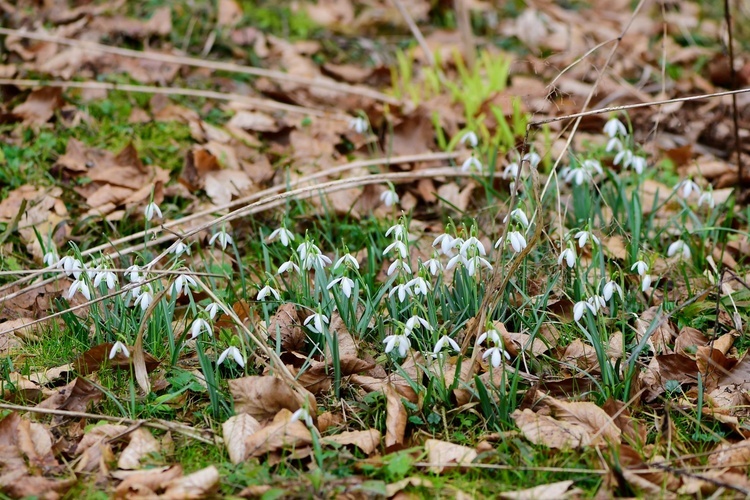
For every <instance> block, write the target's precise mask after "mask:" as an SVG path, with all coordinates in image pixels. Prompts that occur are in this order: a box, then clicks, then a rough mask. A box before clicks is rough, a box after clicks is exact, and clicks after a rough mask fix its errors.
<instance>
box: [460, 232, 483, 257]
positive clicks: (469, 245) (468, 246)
mask: <svg viewBox="0 0 750 500" xmlns="http://www.w3.org/2000/svg"><path fill="white" fill-rule="evenodd" d="M472 249H475V250H476V251H478V252H479V255H487V252H486V251H485V249H484V245H482V242H481V241H479V240H478V239H476V238H475V237H474V236H472V237H471V238H468V239H467V240H466V241H464V242H463V243H462V244H461V248H460V249H459V250H458V251H459V252H460V253H461V254H462V255H463V256H467V255H468V252H469V251H471V250H472Z"/></svg>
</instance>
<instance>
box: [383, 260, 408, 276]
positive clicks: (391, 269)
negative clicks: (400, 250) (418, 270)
mask: <svg viewBox="0 0 750 500" xmlns="http://www.w3.org/2000/svg"><path fill="white" fill-rule="evenodd" d="M398 269H401V270H402V271H403V272H405V273H406V274H411V267H409V263H408V262H406V261H405V260H402V259H396V260H394V261H393V262H392V263H391V265H390V266H388V276H390V275H392V274H393V273H395V272H396V270H398Z"/></svg>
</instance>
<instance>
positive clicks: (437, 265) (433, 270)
mask: <svg viewBox="0 0 750 500" xmlns="http://www.w3.org/2000/svg"><path fill="white" fill-rule="evenodd" d="M422 265H423V266H424V268H425V269H427V270H428V271H429V273H430V274H431V275H433V276H437V274H438V273H439V272H440V271H442V270H443V269H444V268H443V263H442V262H440V259H437V258H435V257H433V258H431V259H429V260H427V261H426V262H425V263H423V264H422Z"/></svg>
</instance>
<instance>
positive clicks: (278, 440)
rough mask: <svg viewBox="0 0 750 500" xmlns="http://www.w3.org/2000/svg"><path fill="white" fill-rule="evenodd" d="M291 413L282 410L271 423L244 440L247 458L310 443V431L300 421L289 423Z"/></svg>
mask: <svg viewBox="0 0 750 500" xmlns="http://www.w3.org/2000/svg"><path fill="white" fill-rule="evenodd" d="M291 418H292V412H290V411H289V410H287V409H282V410H280V411H279V413H278V414H277V415H276V416H275V417H274V419H273V421H272V422H271V423H269V424H268V425H267V426H265V427H264V428H262V429H261V430H259V431H258V432H256V433H254V434H251V435H250V436H248V437H247V439H246V440H245V447H246V452H247V456H248V457H258V456H261V455H265V454H266V453H269V452H271V451H276V450H278V449H281V448H289V449H294V448H296V447H299V446H301V445H308V444H310V443H312V434H311V433H310V429H308V428H307V426H306V425H305V424H304V422H302V421H300V420H295V421H294V422H291Z"/></svg>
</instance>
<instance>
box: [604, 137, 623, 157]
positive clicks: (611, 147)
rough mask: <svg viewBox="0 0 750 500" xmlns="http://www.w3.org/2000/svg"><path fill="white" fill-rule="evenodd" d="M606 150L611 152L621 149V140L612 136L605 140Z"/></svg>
mask: <svg viewBox="0 0 750 500" xmlns="http://www.w3.org/2000/svg"><path fill="white" fill-rule="evenodd" d="M606 151H607V153H611V152H612V151H622V141H621V140H620V139H618V138H617V137H612V138H611V139H610V140H609V141H607V149H606Z"/></svg>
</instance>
